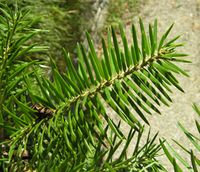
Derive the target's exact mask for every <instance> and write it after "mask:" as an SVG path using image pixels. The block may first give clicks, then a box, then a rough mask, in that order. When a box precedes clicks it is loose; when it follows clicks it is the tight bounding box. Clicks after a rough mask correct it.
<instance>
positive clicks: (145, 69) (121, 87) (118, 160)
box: [0, 6, 187, 172]
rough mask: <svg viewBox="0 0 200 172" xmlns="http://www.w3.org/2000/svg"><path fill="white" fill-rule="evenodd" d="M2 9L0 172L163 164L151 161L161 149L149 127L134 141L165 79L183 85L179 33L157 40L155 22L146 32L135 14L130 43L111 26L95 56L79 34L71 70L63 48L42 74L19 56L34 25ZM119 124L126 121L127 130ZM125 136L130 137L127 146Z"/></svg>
mask: <svg viewBox="0 0 200 172" xmlns="http://www.w3.org/2000/svg"><path fill="white" fill-rule="evenodd" d="M1 12H2V14H3V15H2V16H1V18H0V19H1V20H0V26H1V27H2V28H3V29H4V30H3V32H2V33H1V35H0V36H1V40H2V42H1V47H2V48H1V49H0V50H1V59H0V67H1V69H2V70H1V73H0V74H1V78H0V79H1V82H0V83H3V84H1V89H0V91H1V94H0V95H1V96H2V97H1V100H2V102H3V104H1V109H0V113H1V121H0V126H1V127H2V128H3V130H4V131H5V132H6V133H8V134H7V135H8V136H9V137H8V138H7V139H6V140H3V141H2V142H1V145H4V147H5V148H4V149H2V150H1V153H2V154H1V155H2V157H1V162H2V167H3V168H4V170H5V171H8V170H9V171H22V170H25V169H29V170H37V171H70V172H71V171H141V172H142V171H155V172H156V171H164V170H165V169H164V167H162V165H161V164H159V162H158V161H157V160H156V156H157V154H158V151H159V149H160V148H161V147H160V145H156V144H155V139H156V137H157V135H155V136H154V137H153V138H152V137H150V134H149V135H148V138H147V141H146V143H145V144H144V145H142V144H141V143H140V142H141V138H142V133H143V123H146V124H149V122H148V115H151V114H152V113H154V112H156V113H160V112H159V110H158V106H159V105H161V104H165V105H169V103H170V102H171V98H170V96H169V95H168V94H169V92H171V86H174V87H176V88H177V89H179V90H180V91H183V90H182V88H181V87H180V86H179V83H178V81H177V79H176V77H175V75H174V74H176V75H177V74H183V75H186V76H187V73H186V72H185V71H184V70H182V69H181V68H179V67H178V66H177V65H176V63H175V62H187V61H185V60H183V59H182V57H183V56H185V54H181V53H177V52H176V48H177V47H179V46H180V45H181V44H177V43H176V42H175V41H176V40H177V38H178V37H176V38H174V39H171V40H167V37H168V35H169V32H170V31H171V29H172V26H173V25H172V26H170V28H169V29H168V30H167V31H166V33H164V34H163V36H162V37H161V40H160V41H159V40H158V38H157V21H156V20H155V22H154V24H153V26H152V25H151V24H150V25H149V31H148V33H147V32H145V29H144V25H143V22H142V20H141V19H140V21H139V25H140V29H139V30H140V32H141V38H140V39H141V45H140V43H139V42H140V41H138V39H139V37H138V36H137V35H138V34H137V31H136V27H135V26H134V25H132V40H133V41H132V44H131V45H128V43H127V38H126V36H125V32H124V30H123V26H120V36H121V40H122V42H123V48H121V47H120V46H119V43H118V38H117V36H116V33H115V30H114V29H113V28H111V29H110V31H109V32H108V41H107V42H106V41H105V40H104V39H102V47H103V54H104V56H103V57H102V58H99V57H98V56H97V52H96V50H95V49H94V45H93V41H92V39H91V38H90V35H89V34H88V33H86V37H87V40H88V47H89V49H88V50H87V51H86V50H85V47H84V46H83V45H82V44H79V45H78V46H77V52H78V64H77V65H78V70H76V69H75V66H74V65H73V62H72V60H71V57H70V55H69V53H67V52H66V51H65V50H63V55H64V60H65V63H66V66H67V69H66V71H65V72H63V73H60V72H59V70H58V68H57V66H56V64H55V63H54V60H53V59H51V68H52V78H51V79H49V78H47V77H46V76H42V75H41V73H40V71H38V68H39V62H37V63H36V62H34V61H30V62H25V61H23V62H21V61H20V58H21V57H22V56H24V57H27V56H28V55H29V54H28V53H30V52H33V51H35V45H34V44H33V45H29V46H28V47H27V46H24V43H25V42H26V41H28V40H29V39H30V38H31V37H32V36H33V34H32V33H35V32H36V31H34V30H33V31H31V30H30V31H29V28H27V25H26V22H24V21H26V20H25V14H24V13H22V12H21V11H16V12H15V13H13V12H12V11H11V10H10V9H9V8H7V7H6V6H2V7H1ZM30 22H31V21H30ZM24 29H25V30H24ZM27 32H28V33H27ZM36 50H38V49H36ZM13 69H14V70H13ZM9 72H10V73H9ZM8 73H9V75H8ZM19 78H20V79H19ZM16 79H18V80H19V81H18V80H17V81H18V82H17V81H16ZM15 83H17V84H15ZM10 85H11V86H13V85H14V86H13V87H11V88H13V89H14V91H12V90H11V89H10V87H9V86H10ZM18 87H20V89H22V90H21V91H17V90H18ZM5 90H6V92H5ZM4 92H5V93H4ZM111 113H112V114H114V115H115V116H117V117H118V119H117V120H114V119H113V117H112V116H113V115H111ZM121 123H124V125H127V126H128V127H129V129H130V130H129V133H128V135H126V134H124V132H123V129H122V127H121ZM132 141H136V143H135V144H133V145H132V150H133V152H132V153H129V151H128V147H130V146H129V145H131V143H132ZM119 148H122V151H121V152H120V153H119V154H117V152H118V150H119ZM119 151H120V150H119ZM25 152H28V157H27V156H26V158H28V159H27V161H28V163H26V162H27V161H24V160H23V158H25V156H24V154H25ZM6 153H8V155H7V154H6Z"/></svg>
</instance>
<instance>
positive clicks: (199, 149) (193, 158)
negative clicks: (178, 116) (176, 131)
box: [162, 104, 200, 172]
mask: <svg viewBox="0 0 200 172" xmlns="http://www.w3.org/2000/svg"><path fill="white" fill-rule="evenodd" d="M193 108H194V110H195V111H196V113H197V115H198V117H200V109H199V108H198V107H197V105H195V104H194V105H193ZM195 125H196V128H197V131H198V134H200V123H199V120H195ZM179 127H180V129H181V130H182V131H183V133H184V134H185V135H186V137H187V138H188V140H189V141H190V142H191V143H192V145H193V146H194V148H195V150H192V149H188V147H184V146H182V145H181V144H180V143H178V142H177V141H175V143H176V144H177V145H179V146H180V148H181V149H183V151H184V152H186V153H187V154H189V156H190V162H187V161H186V160H185V159H183V158H182V157H181V155H180V154H179V153H177V151H176V150H175V149H174V148H173V147H171V146H170V145H169V144H167V145H164V144H162V147H163V150H164V152H165V154H166V156H167V158H168V159H169V160H170V162H171V163H172V164H173V166H174V171H175V172H183V171H184V170H185V169H187V171H191V172H198V170H199V167H200V158H199V153H200V137H199V135H196V136H195V135H193V134H192V133H191V132H189V131H188V130H187V129H186V128H185V127H184V126H183V125H182V124H180V123H179ZM170 152H172V154H173V155H174V157H173V155H172V154H171V153H170ZM176 161H178V162H180V163H181V164H182V166H183V168H184V169H183V168H182V167H180V166H179V165H178V163H177V162H176Z"/></svg>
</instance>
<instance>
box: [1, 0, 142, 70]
mask: <svg viewBox="0 0 200 172" xmlns="http://www.w3.org/2000/svg"><path fill="white" fill-rule="evenodd" d="M95 1H96V0H0V2H6V3H7V4H8V5H9V6H10V7H13V9H14V8H15V7H16V6H17V8H20V9H21V8H22V7H23V8H24V7H25V8H28V9H30V11H31V15H30V17H31V20H33V19H34V23H33V26H34V28H36V29H42V30H44V31H43V32H41V33H40V34H39V35H38V36H37V37H36V38H35V39H36V40H33V42H38V43H39V44H40V45H46V46H48V47H49V50H48V53H47V54H41V53H40V55H39V54H37V55H35V56H34V58H37V59H41V60H44V61H45V62H48V59H49V58H48V57H49V56H51V57H52V58H53V59H55V60H56V63H57V64H58V66H59V68H60V70H61V71H63V70H64V68H65V66H64V63H63V60H62V59H63V58H62V57H63V56H62V48H65V49H66V50H67V52H69V53H70V54H71V57H73V58H74V57H76V50H75V47H76V44H77V42H80V41H83V38H84V32H85V31H86V30H88V31H89V32H90V29H91V26H92V23H93V19H94V18H92V17H93V16H92V15H94V14H93V13H92V12H93V11H92V10H91V8H92V5H93V4H94V3H95ZM138 10H139V0H110V1H109V6H108V13H107V16H106V20H105V21H106V22H105V27H104V28H102V31H105V30H106V28H107V27H108V26H109V25H110V24H112V25H115V24H117V23H119V22H121V21H122V19H123V21H127V20H129V19H131V17H132V16H133V15H134V13H135V12H138ZM126 19H127V20H126ZM100 32H101V31H100ZM94 39H95V38H94Z"/></svg>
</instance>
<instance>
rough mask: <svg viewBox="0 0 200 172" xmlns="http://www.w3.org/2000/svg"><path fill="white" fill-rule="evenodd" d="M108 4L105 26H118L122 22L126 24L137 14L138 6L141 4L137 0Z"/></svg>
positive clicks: (111, 0)
mask: <svg viewBox="0 0 200 172" xmlns="http://www.w3.org/2000/svg"><path fill="white" fill-rule="evenodd" d="M145 2H146V1H145ZM109 3H110V5H109V7H108V16H107V19H106V26H109V25H110V24H112V25H118V23H120V22H122V21H123V22H124V21H125V22H126V21H128V20H130V19H132V18H133V16H134V14H136V13H138V11H139V5H140V4H141V3H142V2H140V1H138V0H110V1H109Z"/></svg>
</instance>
